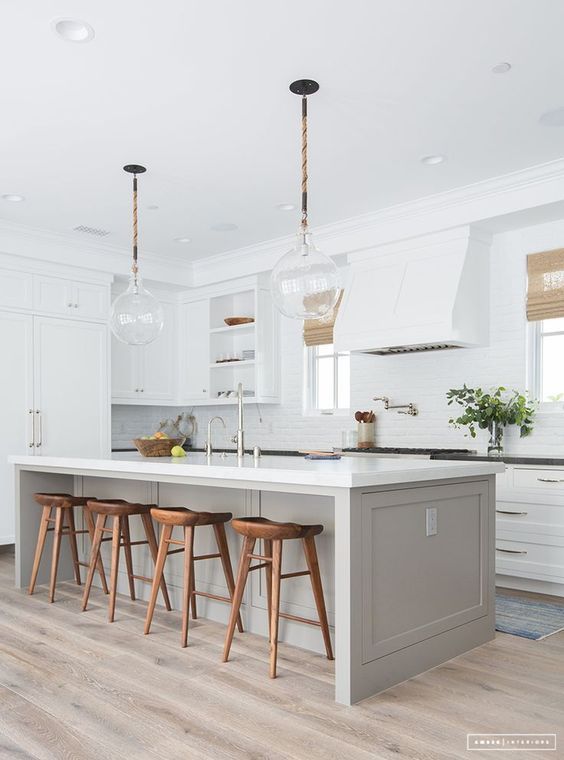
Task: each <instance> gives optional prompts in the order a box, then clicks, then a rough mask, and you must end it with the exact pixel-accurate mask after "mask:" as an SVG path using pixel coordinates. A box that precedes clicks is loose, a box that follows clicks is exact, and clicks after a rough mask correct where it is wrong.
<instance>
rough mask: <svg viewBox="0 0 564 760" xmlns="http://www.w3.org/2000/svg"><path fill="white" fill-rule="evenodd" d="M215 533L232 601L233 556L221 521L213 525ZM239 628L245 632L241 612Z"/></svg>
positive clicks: (233, 585)
mask: <svg viewBox="0 0 564 760" xmlns="http://www.w3.org/2000/svg"><path fill="white" fill-rule="evenodd" d="M213 531H214V533H215V540H216V543H217V548H218V550H219V553H220V555H221V564H222V565H223V574H224V575H225V582H226V583H227V588H228V589H229V596H230V597H231V602H233V594H234V592H235V579H234V578H233V568H232V566H231V557H230V556H229V544H228V543H227V536H226V535H225V525H224V524H223V523H219V524H218V525H214V526H213ZM237 628H238V629H239V632H240V633H243V622H242V620H241V613H239V614H238V615H237Z"/></svg>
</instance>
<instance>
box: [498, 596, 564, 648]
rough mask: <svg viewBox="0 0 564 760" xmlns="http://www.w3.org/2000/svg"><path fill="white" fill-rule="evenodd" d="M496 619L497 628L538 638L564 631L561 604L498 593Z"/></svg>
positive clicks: (563, 613) (514, 634) (505, 631)
mask: <svg viewBox="0 0 564 760" xmlns="http://www.w3.org/2000/svg"><path fill="white" fill-rule="evenodd" d="M495 621H496V622H495V628H496V631H501V633H510V634H512V635H513V636H522V637H523V638H525V639H533V640H534V641H538V640H539V639H545V638H546V637H547V636H552V634H553V633H558V632H559V631H564V605H562V604H552V603H551V602H537V601H535V600H533V599H526V598H523V597H518V596H506V595H505V594H500V593H497V594H496V597H495Z"/></svg>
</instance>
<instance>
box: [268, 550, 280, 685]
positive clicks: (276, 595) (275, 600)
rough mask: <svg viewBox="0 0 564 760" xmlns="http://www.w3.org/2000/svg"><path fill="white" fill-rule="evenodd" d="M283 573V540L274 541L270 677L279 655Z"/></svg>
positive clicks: (273, 675) (274, 669)
mask: <svg viewBox="0 0 564 760" xmlns="http://www.w3.org/2000/svg"><path fill="white" fill-rule="evenodd" d="M281 573H282V541H280V540H279V539H276V540H274V541H273V542H272V591H271V594H272V601H271V605H272V609H271V612H270V677H271V678H276V659H277V657H278V620H279V616H278V613H279V611H280V575H281Z"/></svg>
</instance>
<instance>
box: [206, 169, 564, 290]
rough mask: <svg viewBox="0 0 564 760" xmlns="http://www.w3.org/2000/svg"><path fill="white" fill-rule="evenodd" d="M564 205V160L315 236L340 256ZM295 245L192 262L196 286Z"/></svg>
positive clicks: (269, 262)
mask: <svg viewBox="0 0 564 760" xmlns="http://www.w3.org/2000/svg"><path fill="white" fill-rule="evenodd" d="M563 199H564V159H558V160H556V161H550V162H547V163H544V164H537V165H535V166H531V167H529V168H527V169H521V170H519V171H515V172H511V173H509V174H504V175H501V176H498V177H492V178H490V179H487V180H482V181H480V182H475V183H473V184H471V185H465V186H462V187H458V188H454V189H452V190H447V191H444V192H442V193H436V194H434V195H428V196H424V197H422V198H418V199H416V200H414V201H408V202H406V203H400V204H396V205H394V206H389V207H387V208H383V209H380V210H378V211H374V212H370V213H368V214H363V215H361V216H357V217H352V218H349V219H343V220H341V221H338V222H334V223H331V224H326V225H322V226H319V227H315V228H313V232H314V233H315V238H316V242H317V244H318V245H319V247H320V248H322V249H323V251H324V252H325V253H327V254H328V255H330V256H337V255H341V254H349V253H353V252H355V251H362V250H365V249H367V248H371V247H375V246H379V245H382V244H384V243H392V242H394V241H396V240H405V239H408V238H411V237H415V236H418V235H424V234H429V233H432V232H436V231H439V230H444V229H449V228H453V227H459V226H461V225H466V224H475V223H479V222H483V221H486V220H488V219H492V218H494V217H497V216H502V215H504V214H510V213H513V212H516V211H523V210H526V209H530V208H536V207H538V206H544V205H547V204H549V203H554V202H555V201H561V200H563ZM293 241H294V236H286V237H282V238H277V239H274V240H268V241H265V242H262V243H259V244H257V245H252V246H247V247H245V248H239V249H236V250H232V251H227V252H226V253H222V254H217V255H215V256H210V257H207V258H205V259H198V260H196V261H194V262H192V267H193V279H194V285H195V286H199V285H206V284H209V283H211V282H218V281H220V280H225V279H229V278H230V277H234V276H238V277H241V276H244V275H247V274H255V273H257V272H262V271H266V270H268V269H272V267H273V266H274V264H275V263H276V261H277V260H278V258H279V257H280V256H281V255H282V254H283V253H284V252H285V251H286V250H288V249H289V248H291V247H292V245H293Z"/></svg>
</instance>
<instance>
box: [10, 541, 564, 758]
mask: <svg viewBox="0 0 564 760" xmlns="http://www.w3.org/2000/svg"><path fill="white" fill-rule="evenodd" d="M13 566H14V559H13V554H12V553H11V551H7V550H3V551H0V758H2V759H4V758H10V759H11V758H14V759H16V758H35V759H37V760H52V759H54V758H57V759H58V758H65V760H70V759H71V758H73V759H77V760H106V759H108V760H110V759H111V760H117V758H119V759H120V760H144V758H147V760H149V759H151V758H167V759H168V758H171V759H174V760H184V759H187V760H191V759H192V758H194V760H198V759H199V758H202V759H203V758H206V759H210V760H211V759H213V760H223V758H233V759H236V758H250V759H252V760H259V759H261V758H265V759H266V758H268V759H269V760H278V759H282V758H295V759H296V760H316V759H317V758H320V759H321V758H323V759H324V760H331V759H332V758H339V760H367V759H368V758H378V759H380V758H381V759H382V760H384V759H385V760H390V758H394V759H396V760H397V758H410V759H413V760H415V759H417V760H450V759H451V758H463V757H464V758H468V757H470V758H472V757H473V756H476V755H477V756H478V757H484V756H485V757H488V755H489V753H484V752H479V753H473V755H469V753H468V752H467V750H466V734H467V733H469V732H471V733H476V732H489V733H499V732H519V733H523V732H530V733H555V732H556V733H557V734H559V736H558V739H559V740H560V743H561V744H562V746H563V748H564V633H560V634H556V635H554V636H552V637H550V638H548V639H545V640H544V641H540V642H532V641H527V640H525V639H520V638H517V637H514V636H507V635H504V634H498V636H497V638H496V640H495V641H493V642H491V643H490V644H487V645H486V646H483V647H480V648H478V649H475V650H473V651H472V652H469V653H467V654H465V655H463V656H461V657H458V658H456V659H455V660H451V661H450V662H448V663H446V664H445V665H442V666H440V667H438V668H436V669H434V670H432V671H429V672H428V673H425V674H423V675H422V676H419V677H418V678H414V679H412V680H410V681H407V682H406V683H404V684H401V685H400V686H397V687H395V688H393V689H390V690H389V691H387V692H386V693H384V694H382V695H380V696H377V697H373V698H371V699H368V700H365V701H364V702H362V703H361V704H359V705H356V706H354V707H352V708H347V707H342V706H340V705H336V704H335V703H334V702H333V667H332V664H331V663H329V662H327V660H325V658H323V657H321V656H317V655H313V654H311V653H309V652H305V651H303V650H300V649H297V648H294V647H289V646H285V645H281V646H280V651H279V672H280V677H279V678H278V679H276V680H275V681H271V680H270V679H269V678H268V647H267V644H266V641H265V640H264V639H262V638H261V637H259V636H255V635H252V634H247V633H246V634H244V635H237V636H236V638H235V642H234V646H233V652H232V659H231V661H230V662H229V663H228V664H223V663H221V662H220V654H221V645H222V641H223V636H224V627H223V626H221V625H219V624H217V623H213V622H210V621H207V620H198V621H196V622H194V623H192V622H191V630H190V642H189V646H188V648H187V649H184V650H183V649H181V648H180V647H179V644H178V642H179V635H180V613H178V612H176V611H174V612H171V613H164V612H163V611H162V610H159V611H158V614H157V615H156V618H155V621H154V624H153V631H154V632H153V633H151V635H149V636H144V635H143V620H144V616H145V609H146V605H145V604H144V603H143V602H135V603H133V602H131V601H130V600H129V599H126V598H124V597H120V598H119V600H118V605H117V612H116V622H115V623H113V624H112V625H108V624H107V623H106V598H105V597H103V595H102V594H101V592H99V591H98V590H94V591H93V595H92V598H91V605H90V609H89V611H88V612H87V613H81V612H80V589H79V588H78V587H77V586H75V585H74V584H72V583H70V582H69V583H61V584H59V586H58V599H57V601H56V602H55V604H53V605H50V604H48V603H47V593H46V588H45V587H39V588H38V589H37V592H36V594H35V595H34V596H32V597H29V596H27V595H26V594H25V593H24V592H22V591H19V590H16V589H15V588H14V570H13ZM494 757H496V756H494ZM517 757H519V758H520V759H521V760H525V759H526V758H541V759H542V758H545V760H546V758H547V757H552V758H554V757H562V758H564V751H563V750H560V749H559V750H557V752H556V753H554V752H551V753H548V755H547V753H546V752H519V754H518V755H517Z"/></svg>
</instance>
